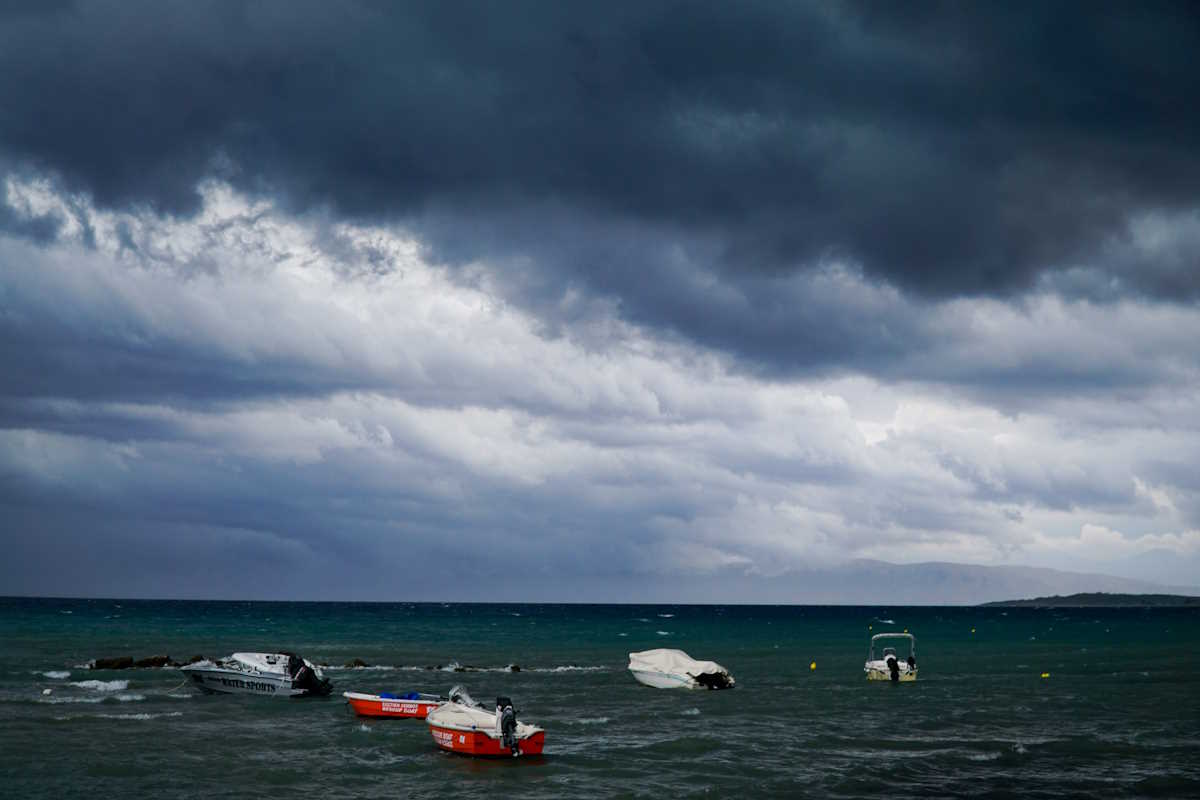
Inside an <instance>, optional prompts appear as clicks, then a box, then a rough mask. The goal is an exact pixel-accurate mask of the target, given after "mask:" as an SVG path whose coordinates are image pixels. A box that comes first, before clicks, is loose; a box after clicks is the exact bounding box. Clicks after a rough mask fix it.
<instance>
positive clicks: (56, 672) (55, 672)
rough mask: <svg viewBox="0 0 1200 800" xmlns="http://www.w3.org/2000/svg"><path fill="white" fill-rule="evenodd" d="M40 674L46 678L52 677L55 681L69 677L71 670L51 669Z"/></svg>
mask: <svg viewBox="0 0 1200 800" xmlns="http://www.w3.org/2000/svg"><path fill="white" fill-rule="evenodd" d="M42 674H43V675H45V676H46V677H47V678H53V679H54V680H56V681H61V680H66V679H67V678H69V677H71V671H70V670H69V669H52V670H50V671H49V672H43V673H42Z"/></svg>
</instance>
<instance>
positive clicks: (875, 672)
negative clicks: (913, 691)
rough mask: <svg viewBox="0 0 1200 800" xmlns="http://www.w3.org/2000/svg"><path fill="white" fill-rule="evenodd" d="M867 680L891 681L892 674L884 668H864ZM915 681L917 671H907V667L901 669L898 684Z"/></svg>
mask: <svg viewBox="0 0 1200 800" xmlns="http://www.w3.org/2000/svg"><path fill="white" fill-rule="evenodd" d="M865 672H866V673H867V680H869V681H891V679H892V672H891V670H889V669H888V668H887V667H886V666H883V667H876V666H871V667H866V668H865ZM916 679H917V671H916V670H915V669H913V670H910V669H908V667H907V665H906V666H904V667H901V669H900V675H899V677H898V681H899V682H900V683H912V682H913V681H915V680H916Z"/></svg>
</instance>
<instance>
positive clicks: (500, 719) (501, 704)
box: [496, 697, 521, 758]
mask: <svg viewBox="0 0 1200 800" xmlns="http://www.w3.org/2000/svg"><path fill="white" fill-rule="evenodd" d="M496 726H497V727H498V728H499V729H500V740H501V742H502V743H503V744H504V746H505V747H507V748H508V749H509V750H511V751H512V754H513V757H514V758H515V757H516V756H519V755H521V748H520V747H519V746H518V744H517V712H516V710H515V709H514V708H513V704H512V700H509V699H508V698H507V697H497V698H496Z"/></svg>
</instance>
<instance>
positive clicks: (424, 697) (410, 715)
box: [342, 692, 446, 719]
mask: <svg viewBox="0 0 1200 800" xmlns="http://www.w3.org/2000/svg"><path fill="white" fill-rule="evenodd" d="M342 697H344V698H346V700H347V701H348V702H349V703H350V706H351V708H353V709H354V713H356V714H358V715H359V716H360V717H399V718H402V719H403V718H407V719H425V717H426V716H428V715H429V712H430V711H433V710H434V709H435V708H437V707H438V706H440V705H441V704H442V703H444V702H446V698H444V697H438V696H437V695H434V694H421V693H419V692H409V693H408V694H402V695H394V694H389V693H388V692H384V693H383V694H361V693H359V692H342Z"/></svg>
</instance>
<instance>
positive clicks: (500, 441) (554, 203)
mask: <svg viewBox="0 0 1200 800" xmlns="http://www.w3.org/2000/svg"><path fill="white" fill-rule="evenodd" d="M1198 48H1200V28H1198V26H1197V24H1196V21H1195V15H1194V14H1192V13H1191V11H1190V8H1189V7H1188V6H1186V5H1179V6H1175V5H1171V4H1156V5H1154V6H1153V7H1150V8H1145V9H1133V8H1129V7H1128V6H1126V5H1111V6H1108V5H1102V6H1097V5H1095V4H1088V5H1087V6H1081V7H1078V8H1076V7H1072V6H1071V5H1069V4H1055V5H1054V6H1050V7H1046V8H1042V7H1039V8H1036V9H1026V10H1025V12H1024V13H1021V14H1013V13H1011V10H1010V9H989V8H982V7H974V6H972V7H962V6H958V5H948V6H942V7H936V6H929V7H926V8H922V9H913V8H903V9H888V8H883V7H880V6H878V5H876V4H866V5H858V4H853V3H847V4H812V5H805V4H792V5H780V4H772V3H762V4H760V3H741V4H736V5H728V6H725V5H720V4H716V5H708V6H704V5H694V4H692V5H682V6H680V5H675V4H666V3H638V4H628V5H623V6H616V7H614V6H611V5H610V6H606V7H605V8H604V9H599V8H596V9H587V8H584V7H582V6H573V5H572V6H562V7H553V6H547V5H545V4H530V5H528V6H520V5H519V4H518V5H516V6H514V5H512V4H507V5H496V4H489V3H483V4H471V3H455V4H446V3H430V4H407V5H405V6H404V7H402V8H399V7H389V6H384V5H377V4H373V3H351V4H346V5H342V6H339V7H338V8H336V9H334V8H332V7H330V6H326V5H322V4H312V5H307V6H306V5H297V4H295V3H287V4H282V3H270V2H263V3H255V4H250V5H246V4H220V3H214V4H186V5H168V6H164V5H162V4H138V3H119V4H107V3H89V2H81V3H70V2H64V3H61V4H33V5H17V6H12V7H9V8H8V9H6V10H4V11H0V178H2V179H3V193H2V195H0V369H3V374H4V380H3V382H2V383H3V385H2V387H0V517H2V518H3V519H2V524H0V529H2V530H3V531H4V533H3V537H4V539H3V541H2V542H0V544H3V545H4V546H5V548H6V551H7V552H9V553H11V554H13V557H12V558H11V559H9V560H8V562H7V563H6V565H5V566H3V567H0V580H2V585H0V590H2V589H8V590H10V591H24V592H41V593H45V592H59V593H88V592H102V593H121V591H122V588H121V587H131V588H132V589H133V591H134V592H135V593H143V594H170V595H179V594H209V595H235V596H247V595H252V596H295V595H296V594H297V593H299V592H311V593H314V594H318V595H321V596H326V597H346V596H354V597H364V598H366V597H371V598H375V597H396V596H400V595H404V596H410V597H419V596H427V597H434V596H438V597H446V596H448V595H446V594H445V593H444V589H445V587H446V586H447V585H448V583H449V582H451V581H452V580H453V579H454V578H455V577H456V576H462V575H469V576H471V577H473V578H478V579H479V580H480V581H483V582H487V583H488V585H490V586H493V587H496V589H497V591H501V590H502V591H504V592H507V597H508V598H513V599H521V598H523V597H526V598H528V597H533V596H535V595H536V596H537V597H538V599H545V598H547V597H558V598H561V599H568V598H570V597H574V596H576V594H577V593H579V592H584V593H585V594H586V596H587V599H612V598H614V597H629V596H631V594H630V593H631V592H634V593H635V592H636V591H638V590H639V587H643V586H645V585H646V582H648V581H651V580H656V581H668V582H669V581H671V580H679V581H686V580H690V579H692V578H695V577H696V576H710V577H711V576H716V577H717V578H719V577H720V576H722V575H731V576H737V577H738V581H737V582H736V586H737V587H738V589H737V592H738V593H745V592H746V591H748V590H747V589H746V586H747V585H752V581H753V579H754V578H756V577H757V576H771V575H779V574H781V573H784V572H786V571H787V570H791V569H801V568H805V567H811V566H813V565H821V564H831V563H835V562H841V561H845V560H846V559H853V558H880V559H886V560H893V561H905V562H913V561H921V560H953V561H969V562H973V563H984V564H986V563H1032V564H1038V565H1042V566H1052V567H1059V568H1083V569H1092V570H1104V571H1110V572H1115V573H1119V574H1123V575H1127V576H1130V577H1138V578H1147V579H1152V580H1159V581H1163V582H1173V583H1194V582H1195V581H1194V578H1192V577H1191V575H1194V574H1195V567H1197V566H1200V481H1198V480H1197V478H1196V475H1197V471H1196V469H1195V466H1196V457H1197V453H1200V434H1198V430H1197V429H1198V427H1200V423H1198V421H1200V359H1198V357H1197V352H1198V351H1197V348H1196V346H1195V343H1196V342H1197V341H1200V310H1198V308H1197V299H1198V293H1200V268H1198V266H1197V265H1198V264H1200V204H1198V202H1197V199H1196V194H1195V191H1194V187H1195V186H1196V185H1200V180H1198V179H1200V156H1198V155H1197V154H1198V153H1200V147H1197V144H1198V143H1200V142H1198V139H1200V137H1198V135H1197V134H1198V133H1200V115H1198V112H1197V111H1196V110H1195V108H1196V107H1195V103H1194V102H1193V98H1194V97H1195V96H1197V95H1198V94H1200V85H1198V78H1197V73H1196V71H1195V70H1194V69H1191V68H1190V66H1189V65H1190V63H1191V60H1192V58H1193V54H1194V52H1196V50H1197V49H1198ZM64 553H74V554H77V556H76V557H74V558H72V560H71V561H70V562H69V563H64V562H63V560H62V558H61V556H62V554H64ZM414 565H419V566H414ZM498 565H503V566H502V569H503V571H504V575H505V576H504V577H503V578H497V577H496V575H495V572H496V570H497V569H498ZM397 575H404V576H405V578H404V580H405V583H404V586H405V587H406V588H405V591H404V592H399V591H398V590H397V589H396V586H397V583H396V580H397V578H396V576H397ZM745 576H750V578H751V579H752V580H751V582H750V584H747V582H746V581H745V580H743V578H745ZM729 585H730V586H733V585H735V584H734V583H730V584H729ZM531 586H537V587H539V588H538V589H537V592H542V594H536V592H534V591H533V590H532V589H530V587H531ZM0 593H3V592H2V591H0ZM751 595H752V593H751ZM751 595H746V596H741V594H739V596H738V597H732V598H730V599H754V598H753V596H751Z"/></svg>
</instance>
